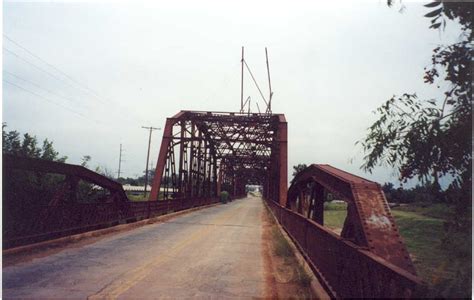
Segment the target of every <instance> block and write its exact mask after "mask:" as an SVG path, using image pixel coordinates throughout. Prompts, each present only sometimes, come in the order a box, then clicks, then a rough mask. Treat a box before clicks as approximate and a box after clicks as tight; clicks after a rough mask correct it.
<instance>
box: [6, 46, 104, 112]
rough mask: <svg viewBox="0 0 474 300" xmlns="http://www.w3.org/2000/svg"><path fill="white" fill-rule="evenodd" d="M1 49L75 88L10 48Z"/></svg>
mask: <svg viewBox="0 0 474 300" xmlns="http://www.w3.org/2000/svg"><path fill="white" fill-rule="evenodd" d="M3 50H5V51H6V52H8V53H9V54H11V55H13V56H15V57H16V58H17V59H19V60H21V61H23V62H25V63H27V64H29V65H30V66H32V67H34V68H35V69H37V70H39V71H41V72H42V73H44V74H46V75H48V76H50V77H52V78H54V79H56V80H58V81H62V82H63V83H65V84H67V85H69V86H70V87H73V88H75V89H77V87H75V86H73V85H72V84H70V83H69V82H67V81H66V80H64V79H62V78H59V77H58V76H56V75H54V74H52V73H50V72H48V71H46V70H44V69H43V68H41V67H39V66H38V65H36V64H35V63H32V62H31V61H29V60H27V59H25V58H23V57H21V56H20V55H18V54H17V53H15V52H14V51H11V50H10V49H7V48H5V47H3ZM99 100H100V99H99ZM100 101H101V102H102V103H104V102H103V101H102V100H100Z"/></svg>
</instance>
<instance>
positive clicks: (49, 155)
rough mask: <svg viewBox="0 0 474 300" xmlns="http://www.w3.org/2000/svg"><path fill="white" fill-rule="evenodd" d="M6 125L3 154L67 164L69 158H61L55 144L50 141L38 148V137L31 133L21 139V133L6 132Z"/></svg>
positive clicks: (3, 130)
mask: <svg viewBox="0 0 474 300" xmlns="http://www.w3.org/2000/svg"><path fill="white" fill-rule="evenodd" d="M6 127H7V125H6V124H3V125H2V142H3V144H2V153H3V154H11V155H16V156H21V157H30V158H41V159H45V160H52V161H58V162H65V161H66V159H67V156H62V157H60V156H59V153H58V152H57V151H56V150H55V149H54V147H53V142H50V141H49V140H48V139H45V140H44V141H43V146H42V147H41V148H40V147H38V140H37V138H36V136H32V135H30V134H29V133H25V134H24V135H23V139H22V138H21V137H20V133H19V132H18V131H16V130H12V131H8V132H7V131H5V128H6Z"/></svg>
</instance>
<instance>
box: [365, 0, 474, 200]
mask: <svg viewBox="0 0 474 300" xmlns="http://www.w3.org/2000/svg"><path fill="white" fill-rule="evenodd" d="M389 4H390V2H389ZM426 6H427V7H429V8H430V10H431V11H429V12H428V13H427V14H426V15H425V16H426V17H428V18H430V19H431V26H430V28H433V29H436V30H440V29H441V26H442V25H443V28H444V26H445V25H446V19H449V20H453V21H455V22H458V23H459V24H461V28H462V33H461V35H460V37H459V42H457V43H454V44H451V45H441V46H438V47H436V48H435V49H434V50H433V53H432V59H431V61H432V62H431V65H430V66H427V67H426V68H425V75H424V80H425V82H426V83H428V84H439V82H440V81H445V82H448V83H449V88H448V89H447V90H446V91H445V92H444V97H443V99H419V98H418V97H417V95H416V94H414V93H405V94H403V95H402V96H393V97H392V98H390V99H389V100H388V101H386V102H385V103H384V104H383V105H382V106H381V107H379V108H378V109H377V110H376V111H375V113H376V114H377V115H378V116H379V118H378V120H377V121H376V122H374V123H373V124H372V126H370V127H369V129H368V134H367V136H366V137H365V139H363V140H362V141H360V143H361V145H362V148H363V150H364V152H365V154H366V155H365V157H364V164H363V165H362V168H363V169H364V170H366V171H369V172H370V171H372V170H373V169H374V168H375V167H376V166H377V165H387V166H391V167H395V168H398V171H399V174H400V179H401V180H404V181H406V180H408V179H410V178H413V177H416V178H418V179H419V180H421V181H423V182H431V183H432V186H433V189H434V190H437V191H439V190H440V185H439V178H440V177H443V176H446V175H448V176H449V177H450V178H452V179H453V185H452V187H453V188H454V187H455V186H458V187H459V188H460V189H463V190H464V191H466V193H465V194H464V195H463V197H462V199H463V200H459V199H458V200H456V201H463V202H464V205H467V203H466V201H467V200H468V198H469V202H470V191H471V188H470V187H471V166H472V156H471V155H472V154H471V147H472V146H471V120H472V115H471V108H472V84H471V80H472V71H471V62H472V52H473V47H472V30H471V25H472V23H471V22H472V12H473V3H467V2H464V3H454V2H444V1H441V2H432V3H429V4H427V5H426ZM440 77H441V78H440Z"/></svg>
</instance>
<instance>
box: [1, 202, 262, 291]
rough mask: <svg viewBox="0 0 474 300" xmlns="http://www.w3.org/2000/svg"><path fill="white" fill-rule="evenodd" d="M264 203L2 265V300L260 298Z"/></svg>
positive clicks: (203, 213)
mask: <svg viewBox="0 0 474 300" xmlns="http://www.w3.org/2000/svg"><path fill="white" fill-rule="evenodd" d="M262 211H263V203H262V201H261V199H260V198H252V197H249V198H245V199H242V200H236V201H233V202H232V203H228V204H225V205H218V206H214V207H211V208H207V209H203V210H198V211H194V212H191V213H188V214H184V215H180V216H177V217H175V218H173V219H170V220H168V221H166V222H164V223H158V224H152V225H146V226H144V227H140V228H137V229H134V230H131V231H127V232H122V233H117V234H113V235H110V236H105V237H103V238H102V239H100V240H98V241H97V242H94V243H92V244H88V245H84V246H80V247H76V248H71V247H69V248H66V249H64V250H63V251H60V252H58V253H55V254H52V255H50V256H46V257H42V258H36V259H33V260H31V261H28V262H22V263H19V264H16V265H13V266H8V267H5V268H3V298H6V299H11V298H34V299H39V298H49V299H51V298H60V299H66V298H67V299H72V298H75V299H85V298H89V299H115V298H118V299H132V298H133V299H146V298H153V299H156V298H196V297H197V298H213V299H221V298H224V297H243V298H252V297H264V296H265V295H264V289H265V280H264V265H263V258H262V239H261V234H262V226H261V225H262V221H261V213H262Z"/></svg>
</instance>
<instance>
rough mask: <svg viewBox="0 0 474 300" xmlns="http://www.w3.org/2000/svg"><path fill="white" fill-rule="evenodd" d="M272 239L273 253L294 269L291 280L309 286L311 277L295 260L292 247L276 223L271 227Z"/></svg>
mask: <svg viewBox="0 0 474 300" xmlns="http://www.w3.org/2000/svg"><path fill="white" fill-rule="evenodd" d="M272 239H273V252H274V254H275V255H276V256H279V257H281V258H283V260H284V263H285V265H287V266H291V268H293V270H294V271H295V272H294V273H295V274H293V278H292V279H291V282H293V283H296V284H299V285H300V286H303V287H309V285H310V284H311V277H310V276H309V275H308V273H306V271H305V270H304V269H303V267H302V266H301V265H300V263H299V262H298V261H297V260H296V257H295V254H294V253H293V249H292V248H291V246H290V244H289V243H288V241H287V240H286V238H285V237H284V236H283V234H282V233H281V231H280V229H279V228H278V227H277V226H276V225H274V226H273V228H272Z"/></svg>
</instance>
